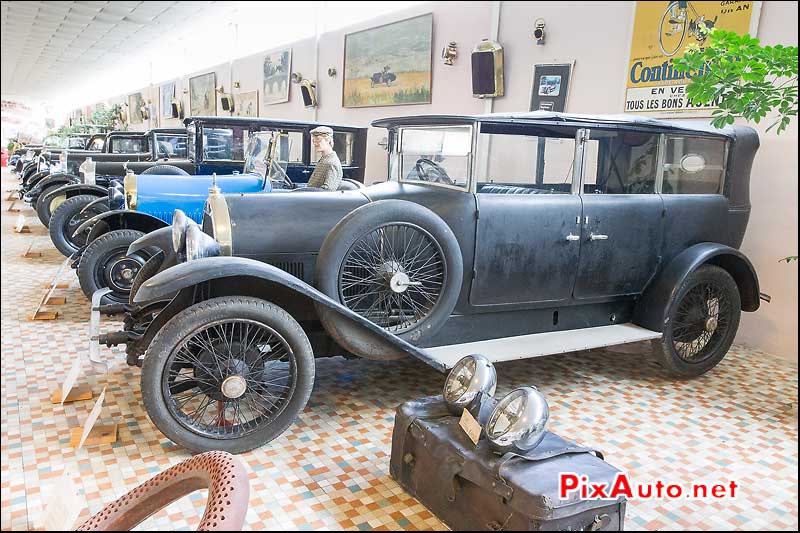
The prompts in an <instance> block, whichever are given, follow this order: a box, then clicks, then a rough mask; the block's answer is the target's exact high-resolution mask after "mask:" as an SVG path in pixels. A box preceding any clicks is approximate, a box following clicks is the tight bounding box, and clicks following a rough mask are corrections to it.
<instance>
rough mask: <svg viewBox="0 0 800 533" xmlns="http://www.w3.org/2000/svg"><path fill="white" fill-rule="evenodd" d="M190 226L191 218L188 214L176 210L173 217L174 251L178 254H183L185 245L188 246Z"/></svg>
mask: <svg viewBox="0 0 800 533" xmlns="http://www.w3.org/2000/svg"><path fill="white" fill-rule="evenodd" d="M188 226H189V218H188V217H187V216H186V213H184V212H183V211H181V210H180V209H176V210H175V213H174V214H173V215H172V249H173V250H175V253H176V254H179V253H181V251H182V250H183V245H184V244H186V241H185V238H186V230H187V228H188Z"/></svg>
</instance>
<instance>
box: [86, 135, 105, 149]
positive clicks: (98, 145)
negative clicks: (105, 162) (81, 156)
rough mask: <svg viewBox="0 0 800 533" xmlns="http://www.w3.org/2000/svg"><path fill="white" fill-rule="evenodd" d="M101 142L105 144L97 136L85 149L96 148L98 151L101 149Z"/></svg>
mask: <svg viewBox="0 0 800 533" xmlns="http://www.w3.org/2000/svg"><path fill="white" fill-rule="evenodd" d="M103 144H105V140H103V139H100V138H97V139H95V140H93V141H92V144H90V145H89V148H87V150H97V151H98V152H99V151H101V150H102V149H103Z"/></svg>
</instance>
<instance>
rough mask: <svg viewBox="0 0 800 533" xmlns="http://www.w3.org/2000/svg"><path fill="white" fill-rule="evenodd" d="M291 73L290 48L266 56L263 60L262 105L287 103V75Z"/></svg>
mask: <svg viewBox="0 0 800 533" xmlns="http://www.w3.org/2000/svg"><path fill="white" fill-rule="evenodd" d="M291 73H292V49H291V48H287V49H286V50H280V51H278V52H272V53H269V54H267V55H266V57H265V58H264V91H263V93H264V105H270V104H280V103H281V102H288V101H289V75H290V74H291Z"/></svg>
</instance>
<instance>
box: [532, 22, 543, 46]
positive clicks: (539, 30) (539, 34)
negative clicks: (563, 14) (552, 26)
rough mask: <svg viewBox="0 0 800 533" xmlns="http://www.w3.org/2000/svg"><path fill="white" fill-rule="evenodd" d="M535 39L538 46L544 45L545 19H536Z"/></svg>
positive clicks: (534, 25)
mask: <svg viewBox="0 0 800 533" xmlns="http://www.w3.org/2000/svg"><path fill="white" fill-rule="evenodd" d="M533 38H534V39H536V44H544V41H545V33H544V19H536V22H534V23H533Z"/></svg>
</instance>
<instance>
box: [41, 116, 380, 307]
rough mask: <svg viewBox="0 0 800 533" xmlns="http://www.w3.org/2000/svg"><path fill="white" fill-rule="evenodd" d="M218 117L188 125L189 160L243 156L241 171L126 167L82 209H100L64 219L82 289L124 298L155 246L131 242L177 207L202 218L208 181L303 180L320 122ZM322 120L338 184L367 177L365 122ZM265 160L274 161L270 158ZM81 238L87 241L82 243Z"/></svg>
mask: <svg viewBox="0 0 800 533" xmlns="http://www.w3.org/2000/svg"><path fill="white" fill-rule="evenodd" d="M216 120H218V121H219V123H215V121H213V120H211V119H203V121H202V122H201V123H199V124H198V123H197V122H193V123H190V124H189V125H188V127H187V131H188V134H189V146H190V148H189V159H190V160H198V161H203V162H207V161H209V160H210V159H213V160H223V158H225V159H224V160H228V161H234V160H236V159H237V158H243V159H244V160H245V163H244V165H243V167H240V170H241V172H232V173H230V174H216V173H215V174H213V175H196V176H191V175H189V174H187V173H186V172H184V171H182V170H180V169H177V168H170V167H169V166H168V165H161V166H157V167H152V168H149V169H147V170H145V171H144V172H142V173H141V174H139V175H136V174H135V173H133V172H129V173H128V174H127V175H126V177H125V179H124V180H123V183H122V184H119V183H118V182H117V183H116V184H114V185H112V186H111V187H110V188H109V190H108V196H107V197H106V198H102V199H96V200H93V201H92V202H91V203H89V204H88V205H87V206H86V207H85V210H84V213H85V212H86V211H91V210H93V209H98V210H101V211H103V212H101V213H100V214H97V215H95V216H93V217H92V218H90V219H88V220H86V221H84V222H83V223H81V224H80V225H78V226H77V227H75V226H74V225H73V226H71V227H70V226H69V225H68V224H67V229H68V230H72V234H71V235H70V238H71V239H73V241H72V245H73V250H74V251H72V252H71V255H72V256H74V260H73V263H72V264H73V267H74V268H76V269H77V271H78V278H79V280H80V284H81V288H82V289H83V291H84V293H85V294H86V295H87V296H89V297H90V296H91V295H92V294H93V293H94V292H95V291H97V290H99V289H102V288H110V289H112V292H111V293H110V294H109V295H108V296H107V297H106V301H111V302H127V301H128V294H129V292H130V288H131V284H132V282H133V279H134V277H135V276H136V274H137V273H138V271H139V269H140V268H141V267H142V265H144V263H145V262H146V261H147V259H148V258H149V257H150V256H151V255H152V253H154V252H153V251H148V250H143V251H140V252H138V253H136V254H132V255H130V256H129V255H127V254H126V252H127V249H128V246H129V245H130V244H131V243H132V242H133V241H134V240H136V239H138V238H139V237H141V236H142V235H144V234H145V233H149V232H151V231H153V230H156V229H159V228H162V227H166V226H168V225H169V224H171V223H172V215H173V212H174V211H175V210H176V209H180V210H182V211H183V212H184V213H186V215H187V216H188V217H189V218H191V219H193V220H195V221H197V222H200V221H202V218H203V207H204V205H205V202H206V199H207V197H208V192H209V189H210V188H212V187H216V188H218V189H220V190H221V191H222V192H226V193H255V192H271V191H273V190H275V189H278V190H281V191H291V190H293V189H300V188H302V187H303V186H304V185H305V183H307V182H308V178H309V177H310V175H311V173H312V172H313V169H314V166H315V162H316V159H317V157H315V154H314V153H313V151H314V150H313V146H312V143H311V134H310V131H311V130H312V129H314V128H315V127H317V126H320V125H322V124H320V123H315V122H287V121H283V120H272V119H251V118H223V117H219V118H218V119H216ZM324 125H327V126H329V127H331V128H332V129H333V131H334V147H335V150H336V151H337V153H338V155H339V159H340V160H341V162H342V170H343V173H344V177H345V178H346V179H345V180H344V183H345V184H344V185H343V187H346V188H355V187H358V186H359V185H360V184H361V183H363V181H364V158H365V149H366V136H367V130H366V128H358V127H354V126H342V125H336V124H324ZM198 126H199V128H198ZM245 146H247V150H246V151H245V149H244V147H245ZM198 156H199V157H198ZM267 161H270V162H271V163H270V164H269V165H268V164H267V163H266V162H267ZM199 166H200V168H202V165H199ZM65 205H66V204H65ZM62 207H63V206H62ZM60 209H61V207H59V208H58V210H56V212H55V213H54V214H53V221H52V223H51V224H50V235H51V237H52V238H53V240H54V242H55V240H56V239H57V238H61V236H62V235H63V230H62V231H59V230H58V228H59V227H63V226H64V225H63V224H62V223H61V215H62V214H61V213H59V210H60ZM79 239H83V240H84V242H85V244H83V245H82V246H81V245H80V241H79Z"/></svg>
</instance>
